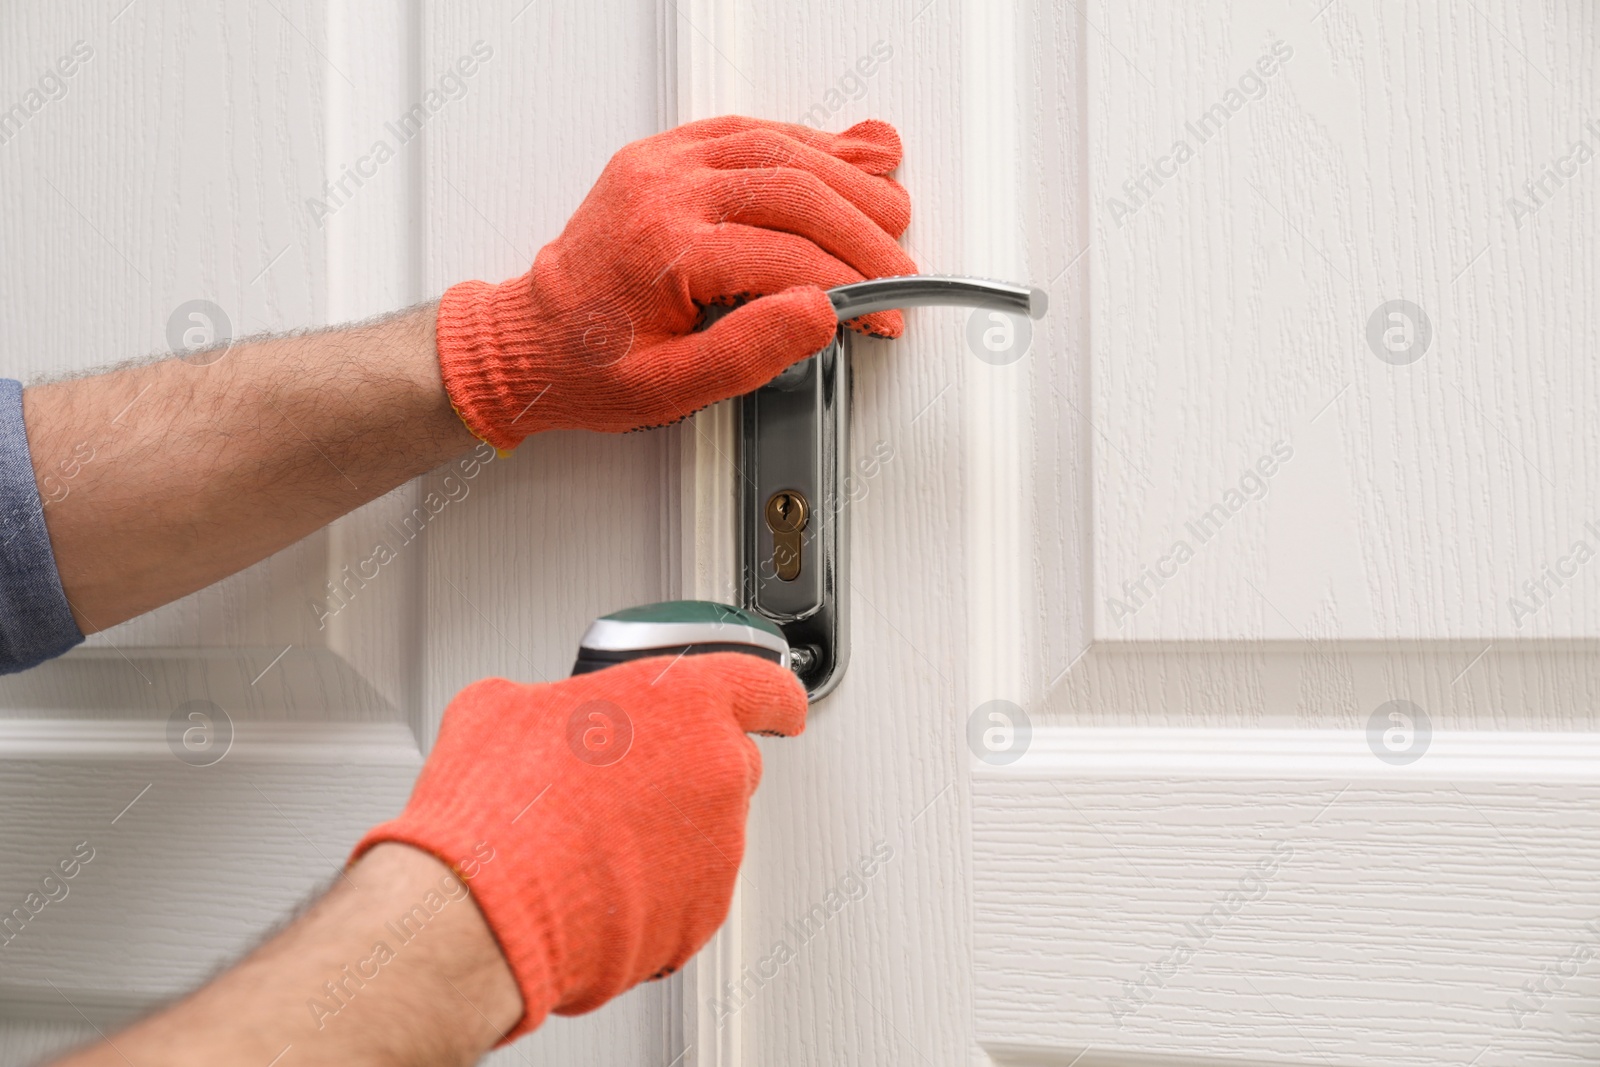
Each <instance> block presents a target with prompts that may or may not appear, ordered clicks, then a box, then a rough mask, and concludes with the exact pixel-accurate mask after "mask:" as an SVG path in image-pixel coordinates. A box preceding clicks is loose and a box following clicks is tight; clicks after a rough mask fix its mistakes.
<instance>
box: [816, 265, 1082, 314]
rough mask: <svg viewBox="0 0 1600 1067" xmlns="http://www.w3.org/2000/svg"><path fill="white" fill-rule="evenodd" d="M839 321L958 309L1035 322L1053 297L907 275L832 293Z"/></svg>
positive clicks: (1033, 289) (1002, 285)
mask: <svg viewBox="0 0 1600 1067" xmlns="http://www.w3.org/2000/svg"><path fill="white" fill-rule="evenodd" d="M828 299H829V300H831V301H833V310H834V311H835V312H837V313H838V316H839V321H840V322H844V321H845V320H847V319H853V318H855V317H857V316H858V315H867V314H870V313H872V312H874V311H887V310H889V309H890V308H917V307H935V306H940V305H954V306H957V307H975V308H988V309H990V310H991V311H1005V312H1009V313H1011V314H1013V315H1026V316H1028V317H1029V318H1031V319H1042V318H1044V315H1045V312H1046V311H1047V310H1048V309H1049V306H1050V298H1049V295H1048V294H1046V293H1045V291H1044V290H1043V289H1040V288H1039V287H1038V286H1029V285H1014V284H1012V283H1010V282H994V281H990V280H989V279H987V278H951V277H945V276H942V275H937V274H904V275H901V276H899V277H896V278H872V279H869V280H868V281H864V282H852V283H851V284H849V285H841V286H839V287H838V288H837V289H829V290H828Z"/></svg>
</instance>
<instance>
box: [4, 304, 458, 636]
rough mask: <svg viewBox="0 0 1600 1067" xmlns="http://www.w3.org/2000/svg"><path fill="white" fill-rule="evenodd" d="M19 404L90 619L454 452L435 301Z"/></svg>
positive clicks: (125, 614)
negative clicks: (205, 361)
mask: <svg viewBox="0 0 1600 1067" xmlns="http://www.w3.org/2000/svg"><path fill="white" fill-rule="evenodd" d="M23 412H24V417H25V419H26V422H27V430H28V441H29V446H30V448H31V451H32V458H33V464H34V471H35V474H36V475H37V477H38V481H39V492H40V496H41V498H42V499H43V501H44V507H45V521H46V524H47V525H48V527H49V532H50V542H51V545H52V546H53V548H54V549H55V556H56V565H57V567H58V569H59V571H60V574H61V583H62V586H63V587H64V589H65V590H66V595H67V598H68V600H69V601H70V603H71V605H72V611H73V615H74V617H75V618H76V619H77V621H78V625H79V627H80V628H82V630H83V631H84V632H85V633H89V632H92V631H94V630H101V629H105V628H106V627H108V626H111V625H114V624H115V623H118V622H122V621H123V620H125V619H130V618H132V617H133V616H135V615H138V614H140V613H142V612H145V611H149V610H150V609H151V608H155V607H159V606H160V605H162V604H165V603H167V602H169V601H172V600H175V599H177V598H178V597H181V596H184V595H185V594H188V593H191V592H194V591H195V590H197V589H201V588H203V587H205V586H207V585H209V584H211V583H212V582H215V581H217V580H218V579H221V578H224V577H226V576H227V575H229V574H232V573H234V572H235V571H238V570H240V569H242V568H244V567H247V566H249V565H250V564H252V563H255V562H256V561H258V560H261V559H264V558H265V557H267V556H269V555H271V554H272V553H273V552H276V551H278V550H279V549H281V548H283V547H285V546H287V545H289V544H292V543H293V542H295V541H297V540H299V539H300V538H302V537H304V536H306V535H307V534H309V533H311V532H312V531H314V530H316V529H318V528H319V527H322V526H324V525H326V524H327V523H328V522H330V521H331V520H333V519H335V518H338V517H339V516H340V515H343V514H345V513H346V512H348V511H350V510H352V509H353V508H356V507H359V506H360V505H362V504H364V503H366V502H367V501H369V500H373V499H375V498H376V497H378V496H381V495H382V494H384V493H386V492H388V491H389V490H391V489H393V488H394V487H395V486H397V485H400V484H402V483H403V482H405V481H406V480H408V479H410V478H412V477H415V476H416V475H418V474H421V473H423V472H425V471H428V470H431V469H432V468H434V467H436V466H438V465H439V464H440V463H443V462H445V461H446V460H448V459H450V458H452V457H453V456H456V455H459V454H461V453H462V452H465V451H466V450H467V449H469V448H470V447H472V445H473V444H474V439H473V437H472V436H471V434H469V433H468V432H467V430H466V428H465V427H464V426H463V425H462V423H461V420H460V419H459V418H457V417H456V415H455V413H454V411H452V410H451V407H450V402H449V399H448V397H447V396H446V394H445V390H444V386H443V384H442V382H441V380H440V374H439V365H438V357H437V355H436V352H435V348H434V308H433V306H431V305H430V306H426V307H420V308H414V309H412V310H410V311H405V312H401V313H399V314H397V315H393V316H391V317H389V318H386V319H383V320H380V321H377V322H373V323H367V324H363V325H358V326H350V327H344V328H340V329H330V330H323V331H319V332H315V333H307V334H303V335H299V336H289V337H279V338H268V339H263V340H251V341H241V342H238V343H236V344H235V345H234V346H233V347H232V348H231V349H229V350H228V351H227V353H226V354H225V355H223V356H222V357H221V358H220V359H218V360H216V361H215V362H212V363H209V364H205V365H200V364H199V363H197V362H188V361H186V360H183V359H167V360H163V361H161V362H158V363H150V364H146V365H143V366H137V367H132V368H129V369H125V370H118V371H111V372H109V373H105V374H99V375H95V376H93V377H88V378H79V379H75V380H71V381H64V382H56V383H52V384H48V385H40V386H35V387H33V388H31V389H29V390H27V391H26V393H24V396H23Z"/></svg>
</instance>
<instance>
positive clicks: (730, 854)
mask: <svg viewBox="0 0 1600 1067" xmlns="http://www.w3.org/2000/svg"><path fill="white" fill-rule="evenodd" d="M805 717H806V694H805V690H804V689H803V688H802V687H801V685H800V683H799V682H798V681H797V680H796V679H795V677H794V676H793V675H792V674H790V673H789V672H788V671H786V670H784V669H783V668H781V667H778V666H777V665H775V664H772V663H768V662H765V661H764V660H761V659H758V658H756V657H755V656H750V655H746V654H744V653H740V652H718V653H708V654H704V655H695V656H683V657H680V658H678V659H677V660H676V661H674V660H673V659H671V658H666V657H659V658H653V659H644V660H636V661H634V662H632V663H625V664H622V665H620V666H616V667H610V668H607V669H606V670H602V671H596V672H595V673H593V674H584V675H579V676H577V677H575V678H569V679H567V680H566V681H563V682H557V683H555V684H553V685H522V684H519V683H516V682H508V681H506V680H505V679H503V678H490V679H487V680H485V681H481V682H477V683H476V684H474V685H470V686H468V687H467V688H466V689H463V690H462V691H461V693H460V694H459V695H457V697H456V698H455V700H453V701H451V702H450V706H449V708H448V709H446V711H445V715H444V722H443V724H442V725H441V726H440V728H439V738H438V741H437V743H436V744H435V745H434V749H433V752H432V754H431V755H429V757H428V761H427V763H426V765H424V766H423V768H422V773H421V775H419V776H418V778H417V783H416V786H415V788H414V789H413V790H412V793H411V800H410V801H409V802H408V803H407V804H406V807H405V811H404V812H402V813H401V815H400V817H399V818H397V819H394V820H392V821H390V822H386V823H384V824H382V825H381V826H377V827H375V828H373V829H372V830H370V831H369V832H368V833H367V835H366V837H364V838H362V840H361V843H360V844H359V845H357V846H356V849H355V852H354V853H353V854H352V855H351V858H350V862H352V863H353V862H355V860H356V859H357V858H358V857H360V856H361V855H362V853H364V852H365V851H366V850H367V849H369V848H371V847H372V846H373V845H376V844H378V843H379V842H382V841H398V842H401V843H403V844H407V845H411V846H413V847H415V848H420V849H422V850H423V851H425V852H428V853H431V854H432V855H434V856H435V857H437V858H438V859H439V860H441V861H443V862H444V863H446V864H449V865H450V866H452V867H454V868H455V869H456V870H457V871H458V872H459V873H460V874H461V876H462V877H463V879H464V880H466V882H467V885H468V887H469V888H470V889H471V891H472V895H473V898H474V899H475V900H476V901H477V902H478V906H479V908H480V909H482V911H483V915H484V918H485V919H486V920H487V921H488V924H489V928H490V929H491V930H493V931H494V935H495V938H496V939H497V940H498V941H499V943H500V949H501V951H502V952H503V953H505V957H506V961H507V962H508V963H509V964H510V966H511V972H512V974H514V975H515V976H516V980H517V986H518V988H520V989H521V991H522V1003H523V1006H524V1008H525V1014H524V1015H523V1017H522V1019H521V1021H519V1022H518V1023H517V1025H516V1027H515V1028H514V1029H513V1030H512V1031H511V1032H510V1033H509V1034H507V1035H506V1038H505V1041H510V1040H512V1039H513V1038H515V1037H518V1036H520V1035H521V1034H524V1033H527V1032H528V1031H530V1030H532V1029H534V1028H535V1027H537V1026H538V1025H539V1023H540V1022H542V1021H543V1020H544V1017H545V1015H546V1014H547V1013H549V1012H550V1011H552V1010H553V1011H556V1012H558V1013H560V1014H563V1015H576V1014H578V1013H580V1012H585V1011H590V1010H592V1009H594V1008H597V1007H599V1006H600V1005H601V1004H603V1003H605V1002H606V1001H607V1000H610V999H611V998H612V997H614V996H616V995H617V994H619V993H621V992H623V991H625V990H627V989H630V988H632V987H633V986H634V985H636V984H638V983H639V982H641V981H643V980H644V979H646V978H653V977H660V976H662V975H665V974H670V973H671V972H672V971H675V970H677V969H678V968H679V967H681V966H682V965H683V964H684V962H685V961H686V960H688V958H689V957H690V956H692V955H693V954H694V953H695V952H696V951H697V950H698V949H699V948H700V946H701V945H703V944H705V942H706V941H707V940H708V939H710V937H711V935H712V934H713V933H714V932H715V931H716V929H717V927H718V926H720V925H721V924H722V920H723V919H725V918H726V917H727V914H728V904H729V901H730V900H731V899H732V895H733V884H734V878H735V877H736V876H737V875H738V871H739V862H740V860H741V859H742V858H743V856H744V824H745V814H746V812H747V811H748V810H749V806H750V795H751V794H752V793H753V792H754V791H755V788H756V783H757V782H758V781H760V779H761V754H760V753H759V752H758V751H757V749H756V746H755V744H754V743H753V742H752V741H751V740H750V739H749V738H748V737H746V736H745V733H746V732H747V731H755V732H760V733H779V734H785V735H794V734H798V733H800V732H801V731H802V730H803V729H805ZM502 1043H503V1042H502Z"/></svg>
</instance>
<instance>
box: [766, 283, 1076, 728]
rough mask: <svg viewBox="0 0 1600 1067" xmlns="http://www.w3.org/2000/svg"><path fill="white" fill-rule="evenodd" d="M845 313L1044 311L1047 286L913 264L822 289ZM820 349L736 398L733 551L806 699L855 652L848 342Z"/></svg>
mask: <svg viewBox="0 0 1600 1067" xmlns="http://www.w3.org/2000/svg"><path fill="white" fill-rule="evenodd" d="M828 299H829V300H831V301H833V306H834V310H835V311H836V312H837V313H838V316H839V321H840V322H841V323H843V322H845V321H847V320H849V319H853V318H856V317H857V316H859V315H865V314H868V313H869V312H873V311H885V310H887V309H889V308H909V307H928V306H931V305H957V306H968V307H977V308H987V309H989V310H992V311H1000V312H1005V313H1007V314H1012V315H1027V316H1029V317H1031V318H1035V319H1037V318H1041V317H1042V316H1043V315H1044V313H1045V309H1046V307H1047V305H1048V303H1049V301H1048V300H1047V299H1046V297H1045V293H1044V290H1042V289H1038V288H1035V287H1032V286H1026V285H1012V284H1010V283H1007V282H995V281H988V280H986V279H982V278H947V277H939V276H935V275H926V274H915V275H907V276H904V277H899V278H874V279H872V280H871V281H864V282H855V283H853V284H851V285H841V286H839V287H838V288H837V289H830V290H829V291H828ZM854 336H855V334H854V333H852V332H851V331H849V330H846V329H844V328H843V326H841V327H840V329H839V330H838V332H837V333H836V334H835V335H834V339H833V341H832V342H830V343H829V344H828V346H827V347H826V348H824V349H823V350H822V351H821V352H818V353H817V354H816V355H814V356H812V357H811V358H809V359H803V360H801V361H800V362H798V363H796V364H795V365H794V366H792V367H790V368H789V369H788V370H786V371H784V372H783V373H782V374H780V375H779V376H778V377H777V378H775V379H773V380H772V381H771V382H768V383H767V384H766V385H764V386H762V387H761V388H760V389H757V390H756V391H755V392H753V393H746V394H745V395H744V396H743V397H741V398H740V401H739V422H740V434H739V470H740V472H741V474H742V475H743V476H742V477H741V478H740V480H739V486H740V489H739V509H740V536H739V545H740V561H741V569H742V571H743V577H742V579H741V587H742V598H743V603H744V606H745V607H746V608H748V609H749V610H750V611H753V612H755V613H757V614H759V615H761V616H762V617H764V618H766V619H768V620H770V621H771V622H773V623H774V624H776V625H777V626H778V628H779V629H781V630H782V631H783V634H784V637H785V638H786V639H787V640H788V642H789V646H790V648H791V649H792V652H791V658H790V667H792V668H793V670H794V672H795V674H797V675H798V676H799V678H800V681H801V682H803V683H804V684H805V687H806V691H807V692H808V693H809V694H810V696H811V699H812V700H819V699H821V698H822V697H824V696H826V695H827V694H828V693H829V692H830V691H831V690H832V689H833V687H834V686H835V685H837V684H838V683H839V678H840V676H841V675H842V674H843V673H844V669H845V665H846V663H847V662H848V661H849V658H850V643H849V625H848V624H849V617H848V616H849V613H848V611H847V610H846V608H847V606H848V605H847V597H846V593H847V592H848V590H849V588H850V579H849V573H848V570H847V567H846V564H847V560H846V558H845V557H846V549H847V547H848V544H849V538H848V536H847V534H848V524H847V521H846V520H847V518H848V516H849V497H850V485H851V483H850V481H849V474H850V447H849V445H850V442H849V431H850V359H849V353H850V345H851V344H852V342H851V340H850V339H851V338H852V337H854Z"/></svg>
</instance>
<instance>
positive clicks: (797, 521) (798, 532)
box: [767, 489, 811, 582]
mask: <svg viewBox="0 0 1600 1067" xmlns="http://www.w3.org/2000/svg"><path fill="white" fill-rule="evenodd" d="M810 511H811V509H810V507H808V506H807V504H806V498H805V497H803V496H801V495H800V494H799V493H797V492H795V491H794V490H792V489H780V490H778V491H777V492H776V493H773V494H772V496H770V497H769V498H767V528H768V529H770V530H771V531H772V569H773V570H774V571H776V572H777V575H778V578H779V579H780V580H782V581H785V582H792V581H794V580H795V579H796V578H798V577H800V565H801V558H802V546H803V544H804V541H805V537H804V531H805V528H806V521H807V520H808V519H809V518H810V517H811V516H810Z"/></svg>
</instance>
